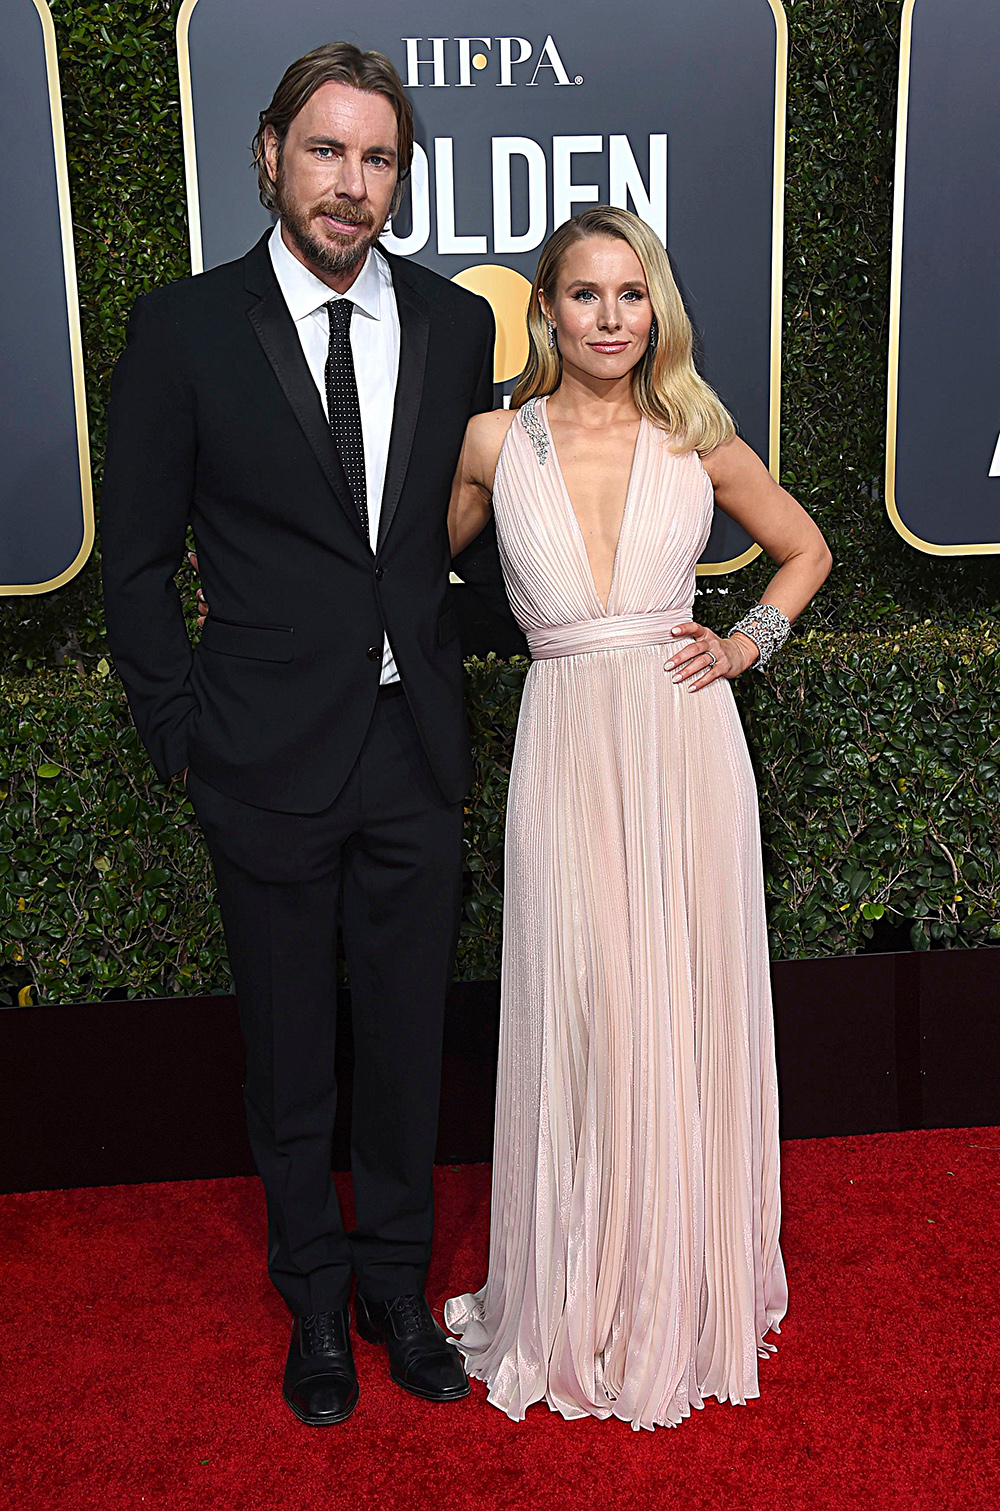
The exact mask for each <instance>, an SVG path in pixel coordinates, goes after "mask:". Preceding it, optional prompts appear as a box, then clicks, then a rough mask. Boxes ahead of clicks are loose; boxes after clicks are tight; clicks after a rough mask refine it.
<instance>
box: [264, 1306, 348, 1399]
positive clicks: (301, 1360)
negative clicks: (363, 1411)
mask: <svg viewBox="0 0 1000 1511" xmlns="http://www.w3.org/2000/svg"><path fill="white" fill-rule="evenodd" d="M282 1394H283V1395H284V1397H285V1400H286V1401H287V1402H288V1404H289V1406H290V1407H291V1408H292V1410H293V1411H294V1413H295V1415H296V1416H297V1417H298V1419H299V1421H300V1422H307V1423H308V1424H309V1426H310V1427H330V1426H332V1425H333V1424H334V1423H335V1422H344V1421H346V1420H347V1418H348V1417H349V1416H350V1414H351V1412H352V1411H353V1410H354V1408H355V1406H357V1404H358V1377H357V1375H356V1374H355V1373H354V1357H353V1355H352V1353H351V1314H350V1312H349V1310H348V1308H347V1307H346V1306H345V1307H344V1308H343V1309H342V1310H341V1311H339V1312H315V1313H313V1315H312V1316H309V1317H296V1318H295V1321H294V1322H293V1323H292V1341H291V1343H290V1344H289V1345H288V1363H287V1364H286V1365H285V1383H284V1388H283V1390H282Z"/></svg>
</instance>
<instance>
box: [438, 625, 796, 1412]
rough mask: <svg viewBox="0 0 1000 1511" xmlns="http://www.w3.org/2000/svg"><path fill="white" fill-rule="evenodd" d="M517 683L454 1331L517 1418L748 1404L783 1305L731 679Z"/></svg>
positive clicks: (638, 665)
mask: <svg viewBox="0 0 1000 1511" xmlns="http://www.w3.org/2000/svg"><path fill="white" fill-rule="evenodd" d="M676 649H677V642H674V643H673V644H670V645H659V646H657V645H646V646H640V647H629V648H619V649H606V650H600V651H597V652H594V653H591V654H585V655H569V656H561V657H555V658H554V659H550V660H542V661H536V662H534V663H533V664H532V666H531V668H530V670H529V673H528V677H527V681H526V686H525V692H524V698H523V702H522V707H521V714H520V721H519V724H518V730H517V740H516V748H515V754H514V761H513V768H512V772H511V783H510V796H509V807H508V814H507V850H506V856H507V859H506V880H505V897H506V902H505V913H504V950H503V968H502V1025H501V1044H500V1065H499V1083H498V1091H497V1124H496V1140H495V1155H494V1168H493V1190H492V1214H491V1237H490V1258H489V1277H488V1281H487V1284H486V1285H485V1286H484V1287H483V1289H482V1290H481V1291H479V1292H478V1293H477V1294H475V1295H465V1296H460V1297H456V1298H454V1299H453V1300H451V1301H449V1303H448V1304H447V1307H446V1312H445V1315H446V1320H447V1322H448V1324H449V1326H450V1327H451V1328H452V1330H453V1331H454V1332H456V1333H458V1334H459V1335H460V1341H459V1344H458V1346H459V1347H460V1349H461V1351H462V1353H463V1355H464V1356H465V1359H466V1363H467V1367H468V1370H469V1372H470V1374H472V1375H473V1376H475V1377H477V1378H479V1379H483V1380H486V1381H487V1382H488V1384H489V1400H490V1401H491V1402H492V1403H493V1404H494V1405H496V1406H499V1407H500V1408H502V1409H503V1410H504V1411H505V1412H507V1414H508V1415H509V1416H510V1417H512V1418H514V1419H515V1420H519V1419H521V1418H522V1417H523V1416H524V1413H525V1411H526V1409H527V1407H528V1406H530V1405H531V1404H532V1403H533V1402H535V1401H541V1400H545V1401H547V1402H548V1404H549V1406H550V1407H552V1408H553V1409H554V1410H556V1411H559V1412H561V1413H562V1414H563V1416H565V1417H580V1416H583V1415H588V1414H589V1415H593V1416H597V1417H607V1416H611V1415H614V1416H616V1417H620V1418H621V1419H622V1420H624V1421H626V1422H629V1423H631V1425H632V1426H633V1427H634V1428H636V1429H638V1428H641V1427H646V1428H651V1427H654V1426H657V1425H676V1424H678V1423H680V1422H681V1421H682V1419H683V1418H684V1417H686V1416H687V1415H688V1414H689V1413H690V1411H691V1409H692V1408H697V1407H700V1406H701V1405H702V1404H703V1401H704V1399H705V1398H706V1397H708V1396H715V1397H717V1398H718V1399H719V1400H720V1401H732V1402H744V1401H746V1400H748V1399H750V1398H751V1397H755V1396H757V1395H758V1394H759V1389H758V1378H757V1370H758V1359H759V1358H761V1357H766V1355H767V1353H768V1351H769V1350H771V1349H773V1346H774V1345H773V1344H771V1343H768V1342H766V1341H765V1339H766V1335H767V1334H768V1332H769V1331H771V1330H773V1331H775V1332H777V1331H778V1325H779V1323H780V1320H781V1318H782V1317H783V1315H784V1313H785V1308H786V1305H787V1291H786V1285H785V1276H784V1269H783V1265H782V1259H781V1253H780V1249H779V1243H778V1233H779V1224H780V1196H779V1151H778V1126H777V1090H776V1077H775V1066H774V1045H773V1028H772V1013H771V996H770V983H769V966H768V950H767V938H766V930H765V918H764V898H763V881H762V865H761V852H760V838H759V823H758V813H757V800H756V788H755V783H754V779H753V773H752V769H751V766H750V760H749V755H748V752H747V748H746V742H745V739H744V736H743V731H742V729H741V727H740V723H739V720H738V717H737V713H736V708H735V704H734V701H733V697H732V692H731V690H730V687H729V684H728V683H727V682H725V681H717V682H715V683H713V684H712V685H711V686H710V687H708V688H706V689H704V690H702V691H699V692H698V693H695V694H693V695H692V694H691V693H690V692H688V690H687V688H686V686H684V685H683V684H680V685H678V684H674V683H673V682H672V680H671V678H670V676H669V675H668V674H667V673H666V672H665V670H664V662H665V661H666V660H667V658H668V657H669V656H670V655H671V654H673V652H674V651H676Z"/></svg>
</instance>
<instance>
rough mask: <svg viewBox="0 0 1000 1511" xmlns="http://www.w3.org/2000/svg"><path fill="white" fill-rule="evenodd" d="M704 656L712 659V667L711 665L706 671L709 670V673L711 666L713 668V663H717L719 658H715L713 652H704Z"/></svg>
mask: <svg viewBox="0 0 1000 1511" xmlns="http://www.w3.org/2000/svg"><path fill="white" fill-rule="evenodd" d="M705 655H706V656H711V658H712V665H711V666H710V667H709V668H708V669H709V671H711V670H712V666H714V665H715V663H716V662H717V661H718V659H719V658H718V656H717V655H716V654H715V652H714V651H706V652H705Z"/></svg>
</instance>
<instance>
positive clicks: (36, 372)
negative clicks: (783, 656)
mask: <svg viewBox="0 0 1000 1511" xmlns="http://www.w3.org/2000/svg"><path fill="white" fill-rule="evenodd" d="M616 16H617V23H616V25H615V26H614V27H613V28H611V27H609V26H608V24H607V12H606V7H605V5H604V3H603V0H550V3H549V4H548V5H547V6H546V7H543V8H541V9H539V7H538V6H537V5H536V4H534V0H508V3H506V4H504V5H502V6H499V5H497V4H475V5H472V4H470V3H469V0H424V3H423V4H422V5H421V6H420V7H415V6H414V5H413V4H412V0H377V3H375V4H373V5H372V7H371V8H370V11H369V13H368V14H367V15H366V17H365V22H364V26H363V28H358V27H356V26H355V25H353V24H350V25H349V24H348V18H347V17H346V16H344V15H339V14H338V13H337V11H336V9H333V8H331V7H330V6H329V5H327V4H325V3H320V0H284V3H283V4H282V6H281V7H278V8H276V7H274V6H273V5H272V4H270V3H268V0H183V4H182V5H181V8H180V12H179V16H178V22H177V49H178V64H179V75H180V92H181V116H182V127H183V133H184V149H185V165H186V174H187V187H188V205H189V213H190V234H191V256H192V264H193V267H194V270H195V271H200V270H201V269H202V268H205V267H210V266H213V265H214V264H216V263H219V262H222V261H225V260H228V259H230V258H233V257H238V256H240V255H241V254H242V253H243V252H244V251H246V250H247V248H248V247H249V246H250V245H251V244H252V243H253V242H254V241H255V240H256V239H257V238H258V236H259V235H260V233H261V231H262V230H263V229H264V228H265V227H266V226H267V224H268V220H269V217H268V216H267V214H266V212H264V211H263V210H262V209H261V207H260V204H259V202H258V200H257V194H256V179H255V174H254V172H253V170H252V167H251V158H250V147H249V143H250V139H251V137H252V135H253V132H254V130H255V128H256V124H257V117H258V112H259V111H260V109H261V108H262V107H263V106H264V105H265V104H266V103H267V101H268V100H269V98H270V96H271V93H272V91H273V89H274V86H275V84H276V83H277V81H278V78H279V77H280V75H281V73H282V71H283V69H284V67H285V65H286V64H287V63H288V62H290V61H291V60H292V59H293V58H295V57H298V56H299V55H301V54H302V53H304V52H307V51H309V50H310V49H311V48H313V47H315V46H316V45H318V44H319V43H320V42H322V41H328V40H331V39H333V38H334V37H344V38H347V39H350V40H353V41H356V42H357V43H358V44H359V45H361V46H364V47H375V48H378V49H380V50H381V51H383V52H385V53H387V54H388V56H389V57H390V58H391V59H392V60H393V62H394V63H395V64H396V66H397V68H398V69H399V71H400V73H401V74H402V77H403V79H404V80H405V82H406V84H407V86H408V89H409V91H410V94H411V98H412V100H413V104H414V109H415V114H416V124H417V147H416V153H415V160H414V167H413V174H412V178H411V182H410V184H409V186H408V189H407V192H406V195H405V198H404V201H403V205H402V206H401V209H400V212H399V214H398V215H397V217H396V219H395V222H394V223H393V224H392V225H391V226H390V227H389V228H388V230H387V233H386V237H385V241H386V245H387V246H388V247H389V248H390V249H391V250H393V251H395V252H398V253H400V254H402V255H405V256H411V257H416V258H418V259H419V260H420V261H421V262H424V263H425V264H426V265H427V266H429V267H431V268H433V269H434V270H435V271H437V272H439V273H441V274H442V275H443V276H445V277H447V278H454V279H456V280H458V281H460V282H462V283H463V284H465V285H466V286H468V287H470V288H473V289H475V290H477V292H479V293H482V294H483V295H484V296H485V297H486V298H488V299H489V300H490V302H491V304H492V305H493V308H494V311H495V313H496V316H497V325H498V332H499V338H498V344H497V365H496V373H495V377H496V380H497V383H498V385H499V388H498V392H499V393H509V391H510V389H511V387H512V385H513V379H514V378H515V377H516V375H517V373H518V372H519V371H520V367H521V365H522V362H523V358H524V353H525V340H524V332H523V319H524V309H525V304H526V299H527V294H528V288H529V281H530V279H531V276H532V273H533V271H534V267H535V262H536V259H537V256H538V251H539V249H540V247H541V245H542V243H543V242H544V240H545V238H546V237H547V236H548V235H549V234H550V232H551V231H552V230H553V229H554V228H555V227H556V226H557V225H559V224H560V223H561V222H562V221H563V220H565V219H566V218H567V217H568V216H570V215H572V214H573V213H574V212H575V211H576V210H577V209H579V208H582V207H583V206H584V205H586V204H590V203H595V202H600V201H605V202H610V203H612V204H617V205H623V206H626V207H628V208H630V209H633V210H635V211H636V212H637V213H638V214H639V215H641V216H642V217H643V219H645V220H646V221H647V222H648V223H649V225H651V226H652V227H653V228H654V230H655V231H656V233H657V235H658V236H659V237H660V238H661V240H662V241H663V242H664V244H665V245H666V246H667V248H668V250H669V252H670V256H671V260H672V263H673V266H674V270H675V274H676V276H677V279H678V282H679V284H680V286H681V289H682V292H683V294H684V297H685V301H686V303H687V307H688V310H689V312H690V315H691V318H692V321H693V323H694V325H695V329H696V332H697V335H698V343H699V361H700V365H701V368H702V371H703V372H704V373H705V376H706V377H707V378H708V380H709V381H710V382H711V383H712V384H713V385H714V386H715V387H716V388H717V389H718V391H719V392H720V393H721V395H722V396H723V398H724V400H725V402H726V403H727V404H728V406H729V407H730V409H731V410H732V412H733V413H734V415H735V416H736V419H737V421H738V423H739V426H740V429H741V431H742V434H743V435H744V437H745V438H746V440H747V441H748V442H749V444H750V445H751V446H753V448H754V449H755V450H756V451H757V453H758V454H759V455H760V456H761V457H762V458H763V460H764V461H765V462H766V463H767V465H768V466H769V467H770V469H771V471H772V473H773V474H774V475H775V476H777V474H778V464H779V454H778V431H779V411H780V354H781V240H782V220H781V216H782V198H783V161H784V157H783V154H784V135H785V78H786V52H787V46H786V26H785V18H784V13H783V11H782V9H781V5H780V3H779V0H700V3H699V4H698V5H697V6H692V5H690V4H689V3H688V0H630V3H629V4H628V5H627V6H626V7H622V8H621V9H620V10H619V11H618V12H616ZM498 17H502V22H503V34H499V33H498V27H497V18H498ZM0 21H2V26H3V41H4V46H3V49H2V51H0V122H2V124H3V126H4V128H5V130H6V140H7V141H8V142H16V143H17V151H16V152H13V153H11V154H10V161H9V164H8V175H9V177H10V181H11V183H12V185H13V187H14V195H13V202H14V203H15V204H16V207H17V213H16V214H8V216H7V217H6V221H5V227H4V231H3V235H2V238H0V247H2V256H0V276H2V279H3V287H4V298H3V301H2V303H0V374H2V393H3V404H2V406H0V444H2V454H3V458H4V465H3V468H2V471H0V593H40V592H44V591H47V590H49V589H52V588H56V587H58V586H60V585H61V584H62V583H64V582H66V581H68V580H69V579H70V578H71V577H72V576H73V575H74V574H75V573H76V572H77V571H79V569H80V567H81V566H82V565H83V563H84V562H85V561H86V559H87V556H88V555H89V552H90V549H91V545H92V541H93V533H94V531H93V508H92V500H91V484H90V463H89V452H88V441H87V424H86V409H85V402H84V389H83V363H82V354H81V344H80V333H79V312H78V308H77V299H76V280H75V270H74V258H73V238H72V225H71V212H70V202H69V190H68V183H67V174H66V161H65V148H64V142H63V127H62V113H61V106H60V97H59V86H58V73H57V66H56V45H55V36H54V32H53V27H52V21H51V18H50V16H49V13H48V9H47V7H46V5H45V4H44V0H0ZM477 33H479V34H477ZM998 66H1000V6H998V5H997V4H996V0H905V4H904V7H903V13H902V34H901V53H900V92H899V117H898V137H897V165H896V205H895V224H894V241H893V267H892V302H891V329H890V363H889V387H888V413H887V435H886V502H887V507H888V510H889V515H890V517H891V519H892V521H893V523H894V525H895V526H896V528H897V529H898V530H899V532H900V534H901V535H902V536H903V537H904V538H905V539H906V540H907V541H908V542H910V543H911V544H912V545H913V546H915V547H917V548H919V549H921V550H923V551H927V552H931V553H936V554H941V555H949V554H963V553H971V552H995V551H1000V361H998V359H997V353H998V352H1000V279H998V276H997V254H996V248H997V247H998V245H1000V192H998V190H1000V183H998V178H1000V166H998V165H1000V90H997V88H996V77H997V69H998ZM849 444H850V437H849V436H847V437H845V445H847V446H849ZM755 554H756V548H755V547H754V546H753V545H752V543H751V542H750V541H749V539H748V538H747V536H746V535H744V534H743V532H742V531H740V530H739V529H738V528H737V527H736V526H735V525H734V524H733V523H732V522H731V521H729V520H726V519H725V518H724V517H722V516H719V517H718V518H717V520H716V524H715V528H714V530H713V532H712V536H711V539H710V541H709V544H708V547H707V549H706V553H705V558H704V561H703V563H702V568H701V570H702V571H704V572H709V573H711V572H725V571H730V570H733V569H734V568H736V567H739V566H741V565H743V564H744V563H745V562H747V561H749V560H750V559H751V558H752V557H753V556H754V555H755Z"/></svg>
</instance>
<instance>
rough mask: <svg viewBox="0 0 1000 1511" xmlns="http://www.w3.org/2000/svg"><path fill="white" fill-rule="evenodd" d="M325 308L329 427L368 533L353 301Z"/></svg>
mask: <svg viewBox="0 0 1000 1511" xmlns="http://www.w3.org/2000/svg"><path fill="white" fill-rule="evenodd" d="M326 309H327V314H328V315H329V317H330V350H329V352H328V353H327V358H326V405H327V412H328V414H329V416H330V430H331V433H332V435H333V439H334V443H335V444H336V447H337V450H338V451H339V452H340V460H341V461H342V462H343V464H344V471H345V473H346V474H347V481H348V483H349V484H350V488H351V493H352V494H353V496H354V503H355V505H356V507H357V511H358V513H359V514H360V516H361V523H362V525H363V526H364V529H365V535H367V534H368V487H367V483H366V482H365V440H364V436H363V435H362V432H361V406H360V404H359V403H358V384H357V379H356V378H355V376H354V354H353V352H352V351H351V316H352V315H353V313H354V304H353V303H352V301H351V300H350V299H331V300H330V302H329V304H328V305H327V307H326Z"/></svg>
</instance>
